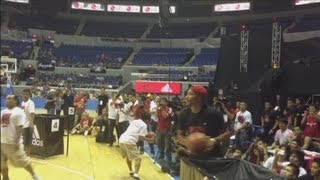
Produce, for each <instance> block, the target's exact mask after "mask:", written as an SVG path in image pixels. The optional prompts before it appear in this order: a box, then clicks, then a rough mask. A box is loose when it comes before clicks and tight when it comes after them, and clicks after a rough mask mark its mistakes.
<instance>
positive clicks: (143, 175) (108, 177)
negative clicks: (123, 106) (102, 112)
mask: <svg viewBox="0 0 320 180" xmlns="http://www.w3.org/2000/svg"><path fill="white" fill-rule="evenodd" d="M37 113H39V114H40V113H44V111H43V110H37ZM90 114H92V115H93V116H94V114H95V113H93V112H90ZM66 139H67V138H66V137H64V147H65V154H64V155H58V156H52V157H49V158H47V159H41V158H35V157H32V164H33V167H34V169H35V171H36V173H37V174H39V176H40V177H41V179H42V180H65V179H66V180H89V179H90V180H130V179H133V178H132V177H130V175H129V170H128V168H127V165H126V161H125V159H123V158H122V156H121V155H120V149H119V147H116V146H113V147H109V145H108V144H100V143H96V142H95V137H93V136H90V135H89V136H84V135H70V141H69V142H70V144H69V154H68V156H66V142H67V140H66ZM139 174H140V179H142V180H143V179H145V180H149V179H150V180H151V179H152V180H169V179H173V178H172V177H171V176H170V175H168V174H165V173H163V172H162V171H161V170H160V167H159V166H158V165H157V164H156V163H154V161H153V159H151V158H150V157H149V156H148V155H147V154H146V153H145V154H144V155H142V164H141V168H140V172H139ZM9 175H10V178H11V179H12V180H29V179H31V176H30V175H29V174H28V172H27V171H25V170H24V169H21V168H16V167H13V166H12V165H10V166H9Z"/></svg>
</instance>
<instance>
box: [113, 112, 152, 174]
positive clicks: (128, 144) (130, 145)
mask: <svg viewBox="0 0 320 180" xmlns="http://www.w3.org/2000/svg"><path fill="white" fill-rule="evenodd" d="M133 113H134V120H133V121H131V123H130V125H129V127H128V128H127V130H126V131H125V132H124V133H123V134H122V135H121V136H120V138H119V143H120V150H121V154H122V156H123V157H124V158H126V161H127V165H128V168H129V170H130V173H129V174H130V175H131V176H132V177H133V178H134V179H140V177H139V175H138V173H139V169H140V165H141V157H140V152H139V149H138V147H137V145H136V144H137V142H138V141H139V140H140V141H148V142H152V141H153V140H154V137H152V138H147V137H146V135H147V133H148V130H147V124H146V123H145V122H143V121H142V120H141V117H142V114H143V108H142V107H141V106H139V107H136V108H135V109H134V112H133ZM132 161H134V170H133V168H132Z"/></svg>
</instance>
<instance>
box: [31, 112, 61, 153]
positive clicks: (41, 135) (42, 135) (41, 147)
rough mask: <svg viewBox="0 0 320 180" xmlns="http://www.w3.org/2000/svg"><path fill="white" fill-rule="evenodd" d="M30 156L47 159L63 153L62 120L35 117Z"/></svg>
mask: <svg viewBox="0 0 320 180" xmlns="http://www.w3.org/2000/svg"><path fill="white" fill-rule="evenodd" d="M34 123H35V124H34V132H33V139H32V146H31V155H34V156H39V157H42V158H47V157H50V156H54V155H60V154H63V153H64V143H63V131H64V118H61V117H59V116H56V115H48V114H39V115H36V116H35V122H34Z"/></svg>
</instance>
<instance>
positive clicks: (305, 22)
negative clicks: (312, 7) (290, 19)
mask: <svg viewBox="0 0 320 180" xmlns="http://www.w3.org/2000/svg"><path fill="white" fill-rule="evenodd" d="M315 30H320V20H319V18H316V17H306V18H303V19H302V21H301V22H298V23H296V26H295V27H293V28H292V29H290V30H289V32H305V31H315Z"/></svg>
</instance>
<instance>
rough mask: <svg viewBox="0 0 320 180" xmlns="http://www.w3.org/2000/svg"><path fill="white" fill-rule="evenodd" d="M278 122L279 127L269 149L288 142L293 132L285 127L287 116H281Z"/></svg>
mask: <svg viewBox="0 0 320 180" xmlns="http://www.w3.org/2000/svg"><path fill="white" fill-rule="evenodd" d="M278 124H279V129H278V130H277V132H276V135H275V137H274V142H273V144H272V146H271V149H273V148H275V147H278V146H280V145H285V144H288V142H289V139H290V138H292V137H293V136H294V134H293V132H292V131H291V130H290V129H288V128H287V125H288V120H287V118H281V119H280V120H279V122H278Z"/></svg>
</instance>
